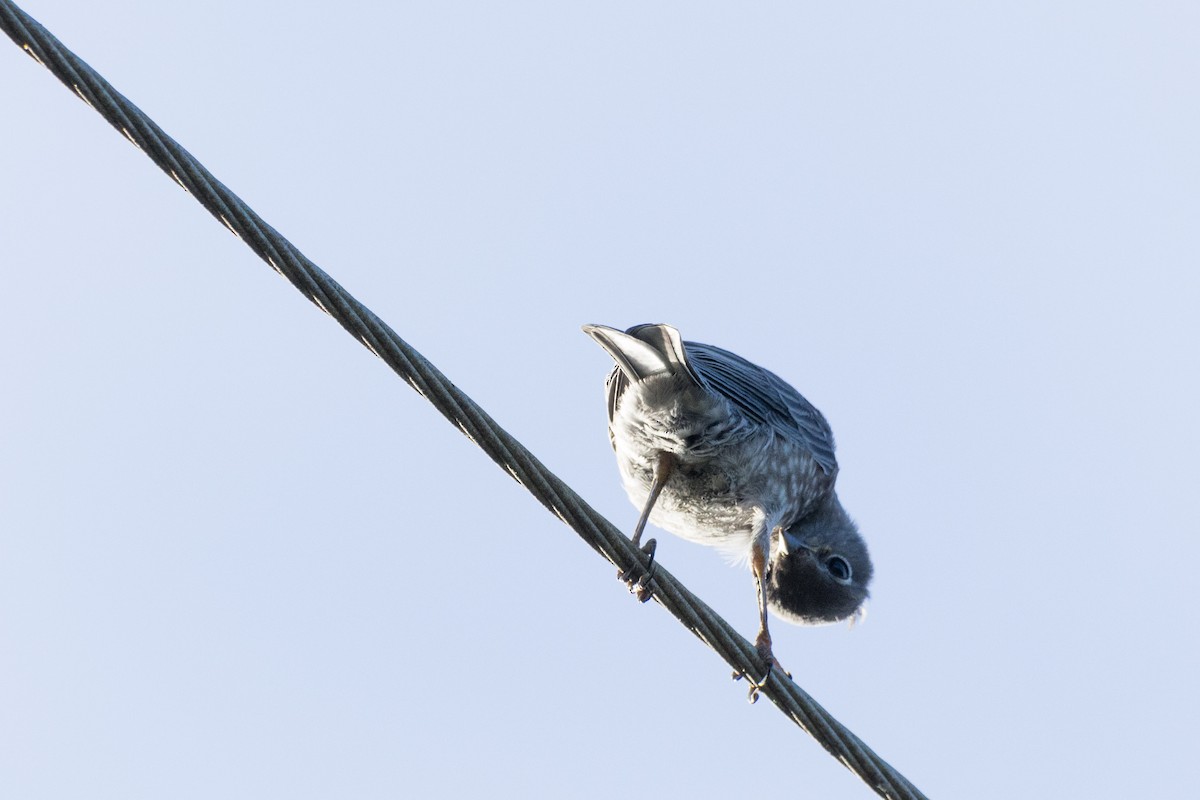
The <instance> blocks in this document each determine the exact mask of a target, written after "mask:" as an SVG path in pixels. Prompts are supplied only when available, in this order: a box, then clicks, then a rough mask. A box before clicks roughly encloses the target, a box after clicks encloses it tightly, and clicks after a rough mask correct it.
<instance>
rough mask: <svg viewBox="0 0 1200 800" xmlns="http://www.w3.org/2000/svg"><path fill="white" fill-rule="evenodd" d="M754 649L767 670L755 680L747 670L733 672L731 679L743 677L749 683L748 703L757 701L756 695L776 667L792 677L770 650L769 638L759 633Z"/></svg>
mask: <svg viewBox="0 0 1200 800" xmlns="http://www.w3.org/2000/svg"><path fill="white" fill-rule="evenodd" d="M755 650H757V651H758V657H759V658H761V659H762V661H763V663H764V664H766V665H767V670H766V672H764V673H763V676H762V678H760V679H759V680H755V679H754V678H751V677H750V674H749V673H748V672H744V671H739V672H735V673H733V679H734V680H735V681H740V680H741V679H742V678H745V679H746V682H747V683H749V684H750V692H749V694H747V695H746V700H747V702H749V703H750V705H754V704H755V703H757V702H758V695H759V693H760V692H762V690H763V689H765V688H767V683H768V682H769V681H770V680H771V673H772V672H774V671H775V670H777V669H778V670H779V671H780V672H782V673H783V674H784V675H786V676H787V677H788V678H791V677H792V673H790V672H788V671H787V670H786V669H784V668H783V664H780V663H779V659H778V658H776V657H775V654H774V653H772V652H771V640H770V639H769V638H768V639H765V640H764V638H763V637H762V635H761V634H760V635H759V638H758V640H757V642H756V646H755Z"/></svg>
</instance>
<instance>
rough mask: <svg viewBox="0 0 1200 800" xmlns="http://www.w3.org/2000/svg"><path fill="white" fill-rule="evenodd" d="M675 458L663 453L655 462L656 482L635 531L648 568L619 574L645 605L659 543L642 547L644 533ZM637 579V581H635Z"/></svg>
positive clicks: (634, 538) (654, 542) (648, 543)
mask: <svg viewBox="0 0 1200 800" xmlns="http://www.w3.org/2000/svg"><path fill="white" fill-rule="evenodd" d="M675 462H676V459H675V456H674V455H673V454H672V453H667V452H661V453H659V454H658V458H657V459H656V460H655V462H654V481H653V483H651V484H650V494H649V495H648V496H647V497H646V505H645V506H643V507H642V515H641V516H640V517H638V523H637V527H636V528H634V529H633V546H634V547H639V548H640V549H641V551H642V552H643V553H645V554H646V556H647V557H648V561H647V562H646V568H645V569H644V570H643V569H641V568H640V567H631V568H630V569H627V570H624V571H623V572H620V573H618V574H617V577H619V578H620V579H621V580H623V581H625V583H627V584H629V591H631V592H633V593H634V594H636V595H637V598H638V600H641V601H642V602H643V603H644V602H646V601H647V600H649V599H650V598H651V597H652V596H653V594H654V592H653V591H652V590H651V589H650V578H651V577H653V575H654V551H655V549H656V548H657V546H658V542H656V541H655V540H654V539H650V540H648V541H647V542H646V544H645V545H642V531H644V530H645V529H646V521H647V520H649V519H650V511H651V509H653V508H654V503H655V501H657V500H658V496H659V495H660V494H661V493H662V490H663V487H664V486H666V485H667V479H668V478H670V477H671V471H672V470H673V469H674V468H675ZM639 573H640V574H639ZM635 578H636V580H635Z"/></svg>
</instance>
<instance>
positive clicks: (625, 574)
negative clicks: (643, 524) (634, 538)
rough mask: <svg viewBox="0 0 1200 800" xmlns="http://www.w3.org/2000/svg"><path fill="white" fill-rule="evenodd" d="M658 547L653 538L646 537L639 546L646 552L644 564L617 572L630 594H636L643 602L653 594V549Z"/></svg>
mask: <svg viewBox="0 0 1200 800" xmlns="http://www.w3.org/2000/svg"><path fill="white" fill-rule="evenodd" d="M657 547H658V542H657V541H655V540H654V539H648V540H647V541H646V543H645V544H644V545H642V546H641V548H639V549H640V550H641V551H642V552H643V553H645V554H646V558H647V561H646V566H645V567H643V566H641V565H640V564H638V565H635V566H632V567H630V568H629V569H627V570H622V571H621V572H618V573H617V577H618V578H620V579H621V580H622V581H624V582H625V585H626V586H628V587H629V591H630V593H631V594H633V595H636V596H637V599H638V600H640V601H641V602H643V603H645V602H646V601H648V600H649V599H650V598H651V597H653V596H654V589H653V588H652V585H651V581H652V580H653V579H654V551H655V549H656V548H657Z"/></svg>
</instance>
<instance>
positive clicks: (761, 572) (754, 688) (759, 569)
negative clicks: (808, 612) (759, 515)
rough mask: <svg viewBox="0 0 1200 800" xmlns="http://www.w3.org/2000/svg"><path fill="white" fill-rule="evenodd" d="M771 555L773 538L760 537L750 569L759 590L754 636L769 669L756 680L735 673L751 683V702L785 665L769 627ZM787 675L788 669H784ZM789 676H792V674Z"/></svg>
mask: <svg viewBox="0 0 1200 800" xmlns="http://www.w3.org/2000/svg"><path fill="white" fill-rule="evenodd" d="M770 557H771V540H770V538H767V537H758V538H756V539H755V541H754V545H753V549H752V550H751V551H750V569H751V570H752V571H753V572H754V586H755V588H756V589H757V590H758V636H756V637H755V638H754V648H755V650H757V651H758V657H759V658H760V659H762V661H763V663H764V664H766V665H767V671H766V672H765V673H764V674H763V676H762V679H761V680H758V681H756V680H754V679H752V678H751V677H750V676H749V675H745V674H744V673H734V675H733V679H734V680H738V679H740V678H743V677H744V678H745V679H746V680H747V681H749V683H750V694H749V696H748V697H747V698H746V699H747V700H749V701H750V702H751V703H755V702H757V701H758V693H759V692H760V691H762V689H763V688H764V687H765V686H766V685H767V681H769V680H770V679H771V672H772V670H774V668H775V667H779V668H780V669H781V670H782V669H783V665H782V664H780V663H779V659H777V658H775V654H774V653H772V652H771V633H770V631H769V630H768V629H767V567H768V564H769V562H770ZM784 674H785V675H787V674H788V673H787V671H786V670H785V671H784ZM788 677H791V676H790V675H789V676H788Z"/></svg>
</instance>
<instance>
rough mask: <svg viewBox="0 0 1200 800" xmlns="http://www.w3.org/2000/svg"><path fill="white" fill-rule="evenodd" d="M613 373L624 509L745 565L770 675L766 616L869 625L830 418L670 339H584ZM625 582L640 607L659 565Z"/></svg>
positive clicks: (783, 387) (734, 360) (609, 335)
mask: <svg viewBox="0 0 1200 800" xmlns="http://www.w3.org/2000/svg"><path fill="white" fill-rule="evenodd" d="M583 331H584V333H586V334H588V335H589V336H591V337H592V338H593V339H595V340H596V342H597V343H598V344H599V345H600V346H601V347H603V348H604V350H605V351H606V352H607V353H608V354H609V355H610V356H612V358H613V360H614V361H616V362H617V366H616V367H615V368H614V369H613V371H612V373H611V374H609V376H608V381H607V383H606V389H607V394H608V432H609V437H610V438H611V440H612V446H613V450H615V451H616V455H617V467H618V469H619V470H620V473H621V480H622V483H623V484H624V486H625V491H626V493H628V495H629V499H630V500H631V501H632V502H633V504H634V505H635V506H637V507H638V508H640V509H642V513H641V517H640V519H639V520H638V523H637V527H636V529H635V530H634V534H633V543H634V545H636V546H641V537H642V532H643V529H644V528H645V526H646V521H647V520H649V521H651V522H653V523H654V524H655V525H657V526H658V527H660V528H662V529H664V530H667V531H670V532H671V533H673V534H675V535H676V536H679V537H681V538H684V539H687V540H688V541H691V542H698V543H699V544H704V545H710V546H713V547H717V548H719V549H721V550H722V551H725V552H726V553H728V554H730V555H732V556H733V557H735V558H737V559H743V558H744V559H746V560H747V561H748V562H749V564H750V569H751V571H752V572H753V573H754V581H755V585H756V588H757V590H758V612H759V630H758V636H757V637H756V638H755V646H756V648H757V650H758V655H759V657H760V658H761V659H762V660H763V662H764V664H765V665H766V670H767V671H766V675H765V676H764V677H763V679H762V680H761V681H757V682H752V684H751V689H750V700H751V701H752V702H753V701H754V700H755V699H757V696H758V691H759V690H760V689H761V688H762V687H763V686H764V685H765V684H766V682H767V680H768V679H769V678H770V673H771V669H772V667H774V666H775V665H777V664H778V661H777V660H776V659H775V656H774V654H773V653H772V652H771V635H770V633H769V632H768V630H767V609H768V608H769V609H770V610H771V611H773V612H774V613H775V615H776V616H779V617H782V618H783V619H785V620H787V621H788V622H793V623H797V624H800V625H822V624H828V623H832V622H837V621H839V620H843V619H847V618H855V617H858V616H861V615H862V613H863V608H864V603H865V601H866V599H867V595H868V592H867V586H868V584H869V583H870V582H871V574H872V567H871V559H870V556H869V555H868V553H867V545H866V543H865V542H864V541H863V539H862V537H861V536H860V535H859V533H858V529H857V528H856V527H855V525H854V522H853V521H852V520H851V519H850V517H849V515H847V514H846V511H845V510H844V509H843V508H842V504H841V503H840V502H839V501H838V497H837V494H836V493H835V491H834V483H835V481H836V480H837V472H838V467H837V459H836V458H835V457H834V452H833V450H834V447H833V432H832V431H831V430H830V428H829V423H827V422H826V421H825V418H824V417H823V416H822V415H821V412H820V411H818V410H817V409H816V408H814V407H813V405H812V404H811V403H809V402H808V401H807V400H805V399H804V398H803V397H802V396H801V395H800V393H799V392H797V391H796V390H795V389H793V388H792V387H791V386H789V385H788V384H787V383H785V382H784V381H783V380H782V379H780V378H779V377H778V376H776V375H774V374H773V373H771V372H768V371H767V370H765V369H763V368H762V367H758V366H755V365H754V364H751V363H750V362H749V361H746V360H745V359H743V358H741V357H739V356H736V355H734V354H733V353H730V352H728V351H726V350H722V349H720V348H718V347H713V346H712V345H707V344H699V343H697V342H685V341H683V340H682V339H681V338H680V336H679V331H677V330H675V329H674V328H672V327H671V326H670V325H635V326H634V327H632V328H630V329H629V330H628V331H625V332H624V333H622V332H621V331H619V330H616V329H615V328H609V327H606V326H603V325H585V326H583ZM654 548H655V542H654V540H653V539H651V540H650V541H648V542H647V543H646V545H645V546H644V547H643V550H644V552H646V553H647V555H648V556H649V564H648V567H647V569H646V570H644V571H638V572H637V573H636V574H635V572H634V571H631V572H627V573H623V574H622V577H623V578H624V579H625V580H626V581H627V582H629V583H630V586H631V590H632V591H636V592H637V594H638V597H639V598H640V599H641V600H643V601H645V600H648V599H649V598H650V596H651V592H650V588H649V581H650V577H651V575H652V570H653V564H654Z"/></svg>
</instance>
